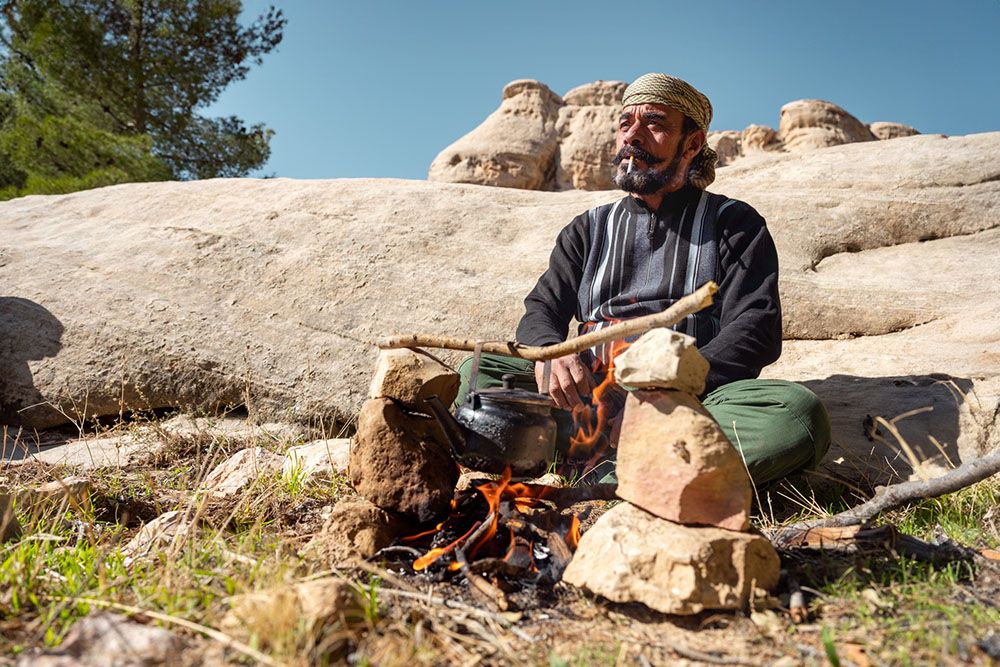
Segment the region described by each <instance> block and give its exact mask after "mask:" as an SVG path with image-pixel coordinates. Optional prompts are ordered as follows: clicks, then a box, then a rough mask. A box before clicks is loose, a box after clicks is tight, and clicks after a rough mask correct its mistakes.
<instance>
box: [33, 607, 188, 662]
mask: <svg viewBox="0 0 1000 667" xmlns="http://www.w3.org/2000/svg"><path fill="white" fill-rule="evenodd" d="M183 648H184V641H183V640H182V639H181V638H180V637H179V636H178V635H175V634H174V633H172V632H170V631H169V630H167V629H165V628H160V627H157V626H155V625H146V624H143V623H137V622H136V621H133V620H131V619H129V618H126V617H125V616H122V615H121V614H113V613H111V612H107V611H98V612H94V613H92V614H90V615H89V616H85V617H83V618H81V619H80V620H79V621H77V622H76V623H75V624H74V625H73V627H72V628H70V630H69V632H68V633H67V634H66V637H65V638H63V640H62V642H61V643H60V644H59V646H58V647H57V648H54V649H49V650H47V651H44V652H42V653H34V654H33V653H31V652H28V653H24V654H22V655H21V656H20V657H19V658H18V659H17V662H15V663H14V665H16V667H76V666H78V665H79V666H80V667H83V665H103V666H104V667H146V666H149V667H152V666H153V665H171V664H177V662H178V660H177V658H178V654H179V653H180V651H181V650H182V649H183Z"/></svg>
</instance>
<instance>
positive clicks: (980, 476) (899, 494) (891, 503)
mask: <svg viewBox="0 0 1000 667" xmlns="http://www.w3.org/2000/svg"><path fill="white" fill-rule="evenodd" d="M997 473H1000V448H997V449H995V450H994V451H992V452H991V453H989V454H987V455H986V456H981V457H979V458H976V459H973V460H971V461H968V462H966V463H963V464H962V465H960V466H959V467H957V468H955V469H954V470H952V471H951V472H949V473H947V474H945V475H942V476H941V477H936V478H934V479H930V480H926V481H924V480H917V481H913V482H902V483H900V484H892V485H890V486H886V487H883V488H882V489H881V490H880V491H879V492H878V493H876V494H875V497H873V498H872V499H871V500H869V501H867V502H864V503H861V504H860V505H858V506H857V507H852V508H851V509H849V510H846V511H844V512H840V513H839V514H834V515H833V516H829V517H826V518H825V519H816V520H814V521H802V522H800V523H795V524H792V525H790V526H786V527H785V528H782V529H781V530H780V531H778V533H777V534H776V536H775V542H777V543H778V544H786V543H792V542H794V541H795V540H796V539H797V538H799V537H800V536H801V535H802V533H803V532H804V531H808V530H809V529H811V528H821V527H837V526H856V525H861V524H864V523H866V522H867V521H869V520H871V519H873V518H874V517H876V516H878V515H879V514H881V513H882V512H887V511H889V510H892V509H896V508H897V507H902V506H903V505H905V504H907V503H909V502H912V501H914V500H923V499H925V498H937V497H938V496H943V495H945V494H946V493H953V492H955V491H958V490H959V489H964V488H965V487H967V486H971V485H973V484H975V483H977V482H981V481H983V480H984V479H987V478H989V477H992V476H993V475H996V474H997Z"/></svg>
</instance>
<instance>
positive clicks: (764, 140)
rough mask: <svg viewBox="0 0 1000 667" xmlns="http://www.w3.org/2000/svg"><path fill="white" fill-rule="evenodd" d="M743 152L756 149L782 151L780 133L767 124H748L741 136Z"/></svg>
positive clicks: (750, 151)
mask: <svg viewBox="0 0 1000 667" xmlns="http://www.w3.org/2000/svg"><path fill="white" fill-rule="evenodd" d="M740 148H741V149H742V151H743V154H744V155H746V154H747V153H752V152H755V151H780V150H781V148H782V146H781V140H780V139H778V133H777V132H775V131H774V129H773V128H770V127H768V126H767V125H747V126H746V128H744V130H743V134H742V136H741V137H740Z"/></svg>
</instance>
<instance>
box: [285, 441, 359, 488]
mask: <svg viewBox="0 0 1000 667" xmlns="http://www.w3.org/2000/svg"><path fill="white" fill-rule="evenodd" d="M350 456H351V439H350V438H334V439H332V440H314V441H313V442H310V443H306V444H304V445H298V446H297V447H292V448H290V449H289V450H288V451H287V452H285V458H284V461H283V462H282V464H281V474H282V475H284V476H285V477H290V476H292V475H298V477H299V479H301V480H302V481H306V480H308V479H309V478H310V477H312V476H313V475H315V474H317V473H323V474H327V475H331V474H334V473H337V474H341V475H342V474H344V473H345V472H347V464H348V461H349V460H350Z"/></svg>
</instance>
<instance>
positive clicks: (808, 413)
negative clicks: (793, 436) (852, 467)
mask: <svg viewBox="0 0 1000 667" xmlns="http://www.w3.org/2000/svg"><path fill="white" fill-rule="evenodd" d="M774 382H780V383H781V388H780V389H781V393H782V397H783V401H782V402H783V403H784V405H785V408H786V409H787V411H788V417H789V418H790V419H794V420H795V421H796V422H797V424H798V425H799V426H800V427H801V428H802V429H803V430H804V431H805V432H806V433H807V434H808V437H809V439H810V441H811V445H812V452H813V456H812V460H811V461H810V462H809V463H808V464H807V465H806V467H807V468H814V467H816V465H817V464H819V462H820V461H821V460H822V458H823V457H824V456H825V455H826V453H827V451H828V450H829V449H830V440H831V426H830V415H829V413H828V412H827V410H826V406H824V405H823V401H821V400H820V399H819V396H817V395H816V394H815V393H814V392H813V391H812V390H810V389H809V388H807V387H804V386H803V385H801V384H798V383H796V382H788V381H784V380H775V381H774Z"/></svg>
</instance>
